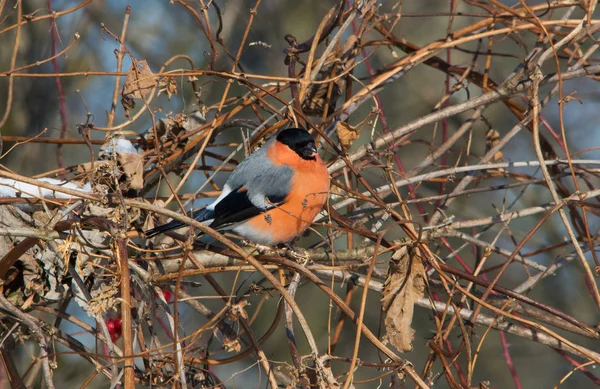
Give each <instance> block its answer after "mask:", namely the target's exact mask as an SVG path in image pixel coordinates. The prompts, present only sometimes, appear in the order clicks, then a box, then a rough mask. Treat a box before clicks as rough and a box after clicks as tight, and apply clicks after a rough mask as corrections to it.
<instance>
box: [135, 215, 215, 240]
mask: <svg viewBox="0 0 600 389" xmlns="http://www.w3.org/2000/svg"><path fill="white" fill-rule="evenodd" d="M213 214H214V211H211V210H208V209H206V208H204V209H200V210H193V211H192V212H191V213H190V217H193V218H194V219H196V220H198V221H199V222H203V221H205V220H210V219H212V218H213ZM185 225H186V224H185V223H182V222H180V221H177V220H172V221H170V222H168V223H167V224H163V225H161V226H158V227H154V228H152V229H150V230H147V231H145V232H144V235H146V238H152V237H154V236H156V235H158V234H162V233H163V232H167V231H171V230H176V229H178V228H181V227H183V226H185Z"/></svg>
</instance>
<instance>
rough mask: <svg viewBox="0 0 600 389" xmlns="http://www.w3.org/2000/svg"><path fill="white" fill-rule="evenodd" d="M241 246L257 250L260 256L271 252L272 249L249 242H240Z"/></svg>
mask: <svg viewBox="0 0 600 389" xmlns="http://www.w3.org/2000/svg"><path fill="white" fill-rule="evenodd" d="M242 244H244V245H245V246H249V247H252V248H254V249H255V250H257V251H258V252H259V253H261V254H264V253H268V252H272V251H273V248H271V247H269V246H265V245H262V244H258V243H254V242H252V241H249V240H242Z"/></svg>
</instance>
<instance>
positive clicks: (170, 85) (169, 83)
mask: <svg viewBox="0 0 600 389" xmlns="http://www.w3.org/2000/svg"><path fill="white" fill-rule="evenodd" d="M162 93H166V94H167V98H168V99H169V100H171V96H172V95H175V96H177V82H176V81H175V79H174V78H173V77H163V78H162V79H161V80H160V81H159V83H158V94H157V96H160V95H161V94H162Z"/></svg>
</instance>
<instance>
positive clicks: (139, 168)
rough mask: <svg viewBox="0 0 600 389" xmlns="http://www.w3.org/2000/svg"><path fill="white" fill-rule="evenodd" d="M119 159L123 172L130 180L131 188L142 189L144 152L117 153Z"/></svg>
mask: <svg viewBox="0 0 600 389" xmlns="http://www.w3.org/2000/svg"><path fill="white" fill-rule="evenodd" d="M117 161H119V164H120V165H121V167H122V168H123V172H124V173H125V176H126V177H127V181H128V182H129V187H130V188H131V189H137V190H139V189H142V188H143V187H144V157H143V155H142V154H130V153H117Z"/></svg>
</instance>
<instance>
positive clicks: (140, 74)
mask: <svg viewBox="0 0 600 389" xmlns="http://www.w3.org/2000/svg"><path fill="white" fill-rule="evenodd" d="M155 86H156V76H155V75H154V73H152V70H150V66H149V65H148V62H146V61H145V60H142V61H135V60H134V62H133V63H132V64H131V67H130V68H129V72H127V78H126V79H125V83H124V84H123V89H122V90H121V104H123V109H125V114H126V115H127V116H129V111H130V110H131V109H133V108H134V106H135V101H134V99H145V98H146V96H148V94H149V93H150V91H151V90H152V88H154V87H155Z"/></svg>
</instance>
